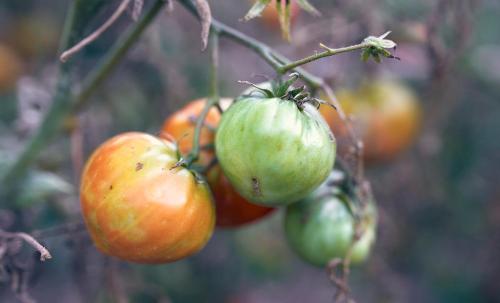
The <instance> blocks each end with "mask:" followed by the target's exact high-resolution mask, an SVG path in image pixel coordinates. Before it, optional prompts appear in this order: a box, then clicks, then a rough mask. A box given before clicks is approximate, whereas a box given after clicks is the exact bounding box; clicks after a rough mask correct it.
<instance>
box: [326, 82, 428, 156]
mask: <svg viewBox="0 0 500 303" xmlns="http://www.w3.org/2000/svg"><path fill="white" fill-rule="evenodd" d="M337 98H338V100H339V102H340V103H341V105H342V107H343V108H344V111H345V112H346V114H348V115H352V116H354V122H353V127H354V129H355V132H356V133H357V135H358V136H359V137H360V139H362V140H363V142H364V145H365V153H364V155H365V159H366V160H368V161H373V162H375V161H381V160H387V159H391V158H393V157H394V156H396V155H397V154H398V153H400V152H402V151H403V150H405V149H406V148H407V147H408V146H409V145H410V144H411V143H412V142H413V141H414V139H415V136H416V135H417V133H418V129H419V126H420V120H421V112H420V111H421V109H420V105H419V102H418V99H417V97H416V96H415V94H414V93H413V92H412V91H411V90H410V88H408V87H407V86H405V85H404V84H402V83H400V82H396V81H388V80H385V81H382V80H379V81H375V82H371V83H368V84H364V85H362V86H361V87H360V88H359V89H358V90H357V91H349V90H342V91H339V92H338V93H337ZM321 114H322V115H323V117H324V118H325V120H326V121H327V122H328V124H329V125H330V127H331V129H332V131H333V132H334V133H335V134H336V135H337V136H338V137H339V139H340V140H346V138H347V130H346V129H345V126H344V124H343V123H342V122H341V121H340V118H339V117H338V115H337V113H336V111H335V110H333V109H331V108H329V107H326V106H323V107H321Z"/></svg>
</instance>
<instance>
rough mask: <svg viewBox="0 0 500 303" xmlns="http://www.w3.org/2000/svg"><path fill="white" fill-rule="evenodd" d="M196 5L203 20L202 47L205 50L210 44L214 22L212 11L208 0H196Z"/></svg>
mask: <svg viewBox="0 0 500 303" xmlns="http://www.w3.org/2000/svg"><path fill="white" fill-rule="evenodd" d="M195 5H196V9H197V11H198V15H199V16H200V22H201V49H202V50H205V49H206V48H207V44H208V35H209V33H210V25H211V24H212V12H211V11H210V5H208V2H207V0H196V1H195Z"/></svg>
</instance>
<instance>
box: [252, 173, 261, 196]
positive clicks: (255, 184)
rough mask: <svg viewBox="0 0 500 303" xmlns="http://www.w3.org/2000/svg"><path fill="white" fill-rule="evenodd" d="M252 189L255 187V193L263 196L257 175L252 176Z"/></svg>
mask: <svg viewBox="0 0 500 303" xmlns="http://www.w3.org/2000/svg"><path fill="white" fill-rule="evenodd" d="M252 189H253V193H254V194H255V195H256V196H262V192H261V190H260V183H259V180H258V179H257V178H256V177H252Z"/></svg>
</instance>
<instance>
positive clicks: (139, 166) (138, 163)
mask: <svg viewBox="0 0 500 303" xmlns="http://www.w3.org/2000/svg"><path fill="white" fill-rule="evenodd" d="M143 167H144V164H143V163H142V162H137V164H136V165H135V171H140V170H141V169H142V168H143Z"/></svg>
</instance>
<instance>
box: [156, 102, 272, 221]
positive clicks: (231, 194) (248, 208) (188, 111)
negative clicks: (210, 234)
mask: <svg viewBox="0 0 500 303" xmlns="http://www.w3.org/2000/svg"><path fill="white" fill-rule="evenodd" d="M206 101H207V99H205V98H204V99H198V100H194V101H192V102H190V103H188V105H187V106H185V107H184V108H182V109H180V110H179V111H177V112H175V113H173V114H172V116H170V117H169V118H168V119H167V120H166V121H165V123H164V125H163V128H162V130H161V134H160V137H163V138H168V137H169V136H171V137H173V138H174V139H176V140H179V144H180V150H181V152H182V153H184V154H186V153H189V151H191V148H192V143H193V133H194V129H195V125H194V122H193V119H192V118H195V119H196V118H197V117H198V116H199V115H200V114H201V112H202V111H203V107H204V105H205V103H206ZM231 103H232V99H230V98H221V100H220V104H221V107H222V108H223V109H227V108H228V107H229V105H230V104H231ZM220 118H221V115H220V113H219V111H218V110H217V109H216V108H212V109H210V111H209V112H208V115H207V118H206V120H205V123H206V124H208V125H210V126H212V127H214V128H215V127H217V126H218V124H219V121H220ZM182 137H184V138H183V139H181V138H182ZM214 137H215V132H214V131H212V130H209V129H207V128H206V127H203V128H202V130H201V133H200V144H201V145H204V144H211V143H213V142H214V139H215V138H214ZM214 156H215V155H214V153H213V151H210V150H204V151H202V152H201V153H200V160H199V162H200V163H201V164H202V165H208V164H209V163H210V162H211V160H212V159H213V158H214ZM206 175H207V181H208V184H209V185H210V189H211V190H212V193H213V195H214V198H215V204H216V205H215V206H216V207H215V209H216V218H217V219H216V225H217V226H219V227H239V226H242V225H245V224H248V223H251V222H254V221H256V220H258V219H261V218H263V217H264V216H266V215H268V214H269V213H271V212H272V211H273V210H274V209H273V208H269V207H264V206H260V205H255V204H252V203H250V202H248V201H247V200H246V199H245V198H243V197H242V196H241V195H240V194H238V193H237V192H236V191H235V190H234V188H233V186H232V185H231V183H229V181H228V180H227V178H226V177H225V176H224V174H223V173H222V170H221V168H220V166H219V165H214V166H213V167H212V168H211V169H210V170H209V171H208V172H207V174H206Z"/></svg>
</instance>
